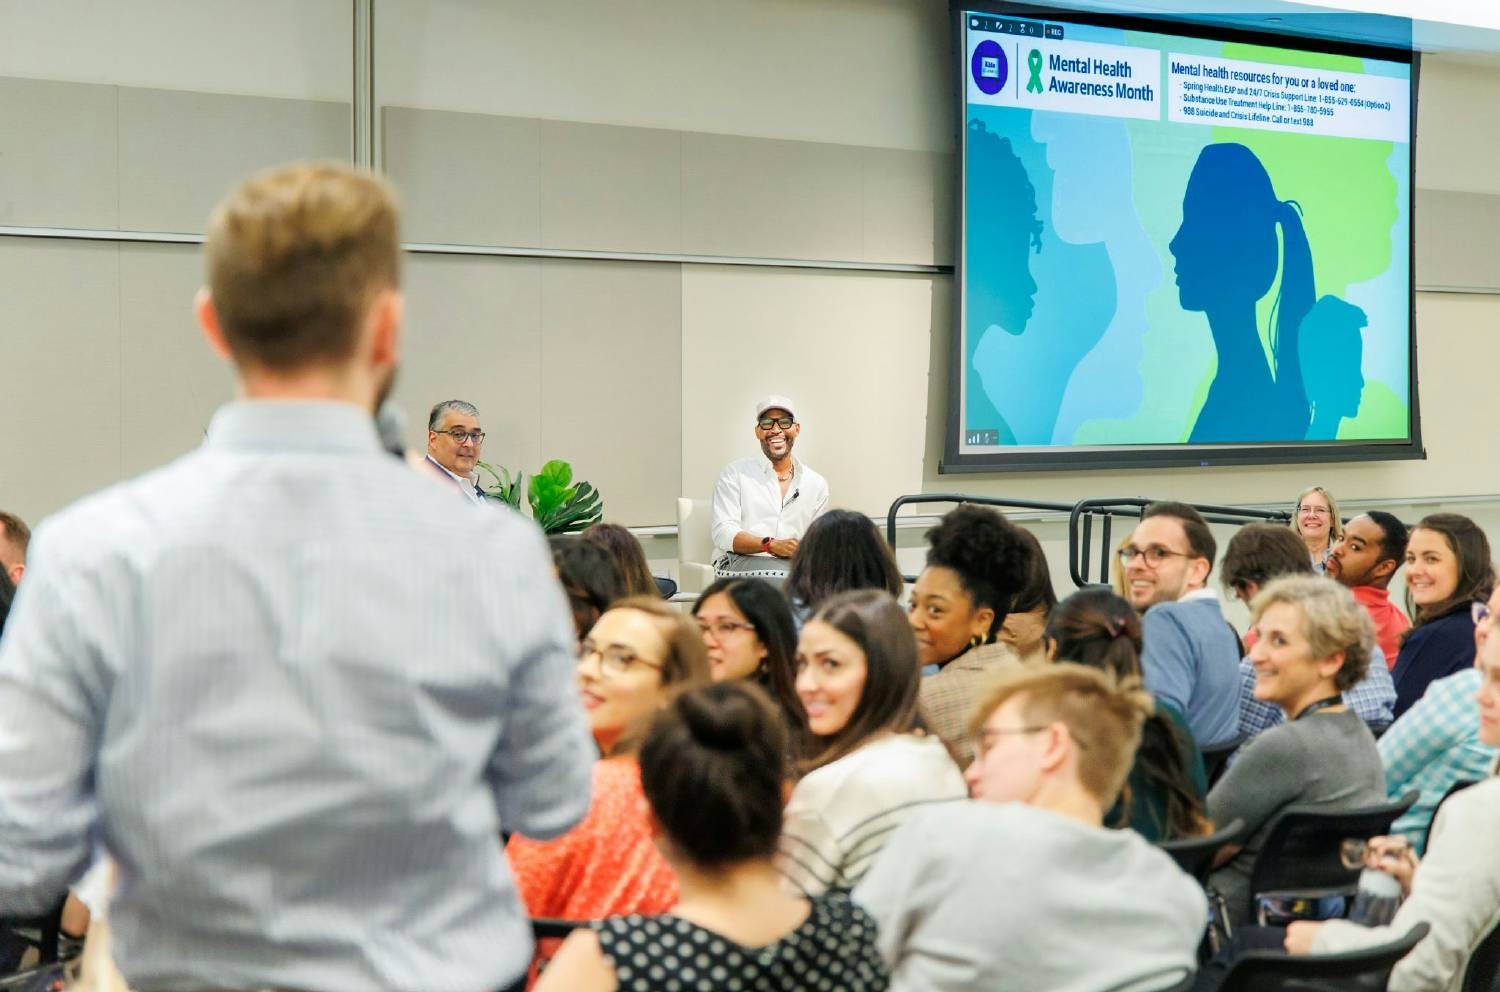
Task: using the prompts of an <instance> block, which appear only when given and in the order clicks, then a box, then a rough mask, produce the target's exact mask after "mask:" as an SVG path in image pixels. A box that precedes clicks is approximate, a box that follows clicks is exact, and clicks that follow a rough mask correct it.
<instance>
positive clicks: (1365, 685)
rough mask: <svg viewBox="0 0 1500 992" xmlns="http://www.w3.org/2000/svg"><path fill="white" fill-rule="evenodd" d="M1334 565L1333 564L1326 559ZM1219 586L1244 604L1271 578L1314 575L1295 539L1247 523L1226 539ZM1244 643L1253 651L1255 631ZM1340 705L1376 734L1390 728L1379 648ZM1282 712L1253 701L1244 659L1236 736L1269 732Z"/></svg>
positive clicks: (1251, 674) (1390, 687)
mask: <svg viewBox="0 0 1500 992" xmlns="http://www.w3.org/2000/svg"><path fill="white" fill-rule="evenodd" d="M1329 560H1330V561H1332V560H1333V559H1331V558H1330V559H1329ZM1221 567H1222V571H1223V575H1222V578H1223V582H1224V584H1225V585H1226V586H1229V587H1230V588H1231V589H1233V590H1234V594H1235V596H1236V597H1238V598H1239V599H1241V600H1243V601H1244V602H1245V603H1246V604H1249V603H1251V602H1252V601H1254V599H1255V597H1256V596H1257V595H1259V593H1260V590H1261V589H1262V588H1263V587H1265V586H1266V585H1267V584H1268V583H1269V582H1270V581H1271V580H1272V579H1277V578H1281V577H1282V576H1284V575H1312V574H1313V567H1312V566H1311V565H1310V564H1308V562H1307V551H1306V548H1305V547H1304V546H1303V544H1302V541H1301V539H1300V538H1299V537H1297V535H1296V534H1293V533H1292V532H1291V531H1289V530H1287V529H1286V528H1285V527H1277V526H1275V525H1274V524H1246V525H1245V526H1243V527H1241V528H1240V529H1239V530H1238V531H1236V532H1235V535H1234V537H1232V538H1230V539H1229V546H1228V547H1227V548H1225V550H1224V562H1223V565H1222V566H1221ZM1245 644H1246V645H1247V646H1248V647H1253V646H1254V644H1255V631H1254V630H1253V629H1252V630H1250V631H1249V632H1248V633H1246V635H1245ZM1343 695H1344V703H1345V705H1347V706H1348V707H1349V708H1350V709H1351V710H1353V711H1354V712H1355V713H1356V714H1358V715H1359V718H1360V719H1361V720H1363V721H1364V722H1365V724H1366V725H1368V726H1369V728H1370V729H1371V730H1372V731H1375V732H1377V733H1378V732H1380V731H1382V730H1384V729H1385V728H1386V727H1389V726H1390V725H1391V720H1392V719H1393V718H1392V716H1391V710H1392V708H1393V707H1394V706H1395V705H1396V686H1395V684H1394V683H1393V682H1392V681H1391V673H1390V670H1389V669H1388V668H1387V667H1386V664H1385V657H1384V656H1383V655H1382V654H1381V653H1380V649H1379V648H1378V647H1376V648H1372V650H1371V652H1370V664H1369V665H1368V666H1367V667H1366V669H1365V676H1364V678H1362V679H1360V680H1359V682H1358V683H1357V684H1356V685H1354V687H1353V688H1351V689H1349V690H1347V691H1346V692H1345V693H1344V694H1343ZM1285 718H1286V717H1285V715H1284V714H1283V713H1282V711H1281V707H1279V706H1277V705H1275V704H1274V703H1270V702H1267V701H1266V700H1263V699H1257V698H1256V696H1255V666H1254V665H1252V664H1251V662H1250V659H1249V658H1248V657H1246V658H1244V659H1243V660H1241V661H1240V733H1241V734H1244V735H1245V737H1246V739H1249V738H1251V737H1254V736H1255V735H1256V734H1259V733H1261V732H1262V731H1265V730H1269V729H1271V728H1272V727H1274V726H1276V725H1277V724H1278V723H1281V722H1282V721H1283V720H1284V719H1285Z"/></svg>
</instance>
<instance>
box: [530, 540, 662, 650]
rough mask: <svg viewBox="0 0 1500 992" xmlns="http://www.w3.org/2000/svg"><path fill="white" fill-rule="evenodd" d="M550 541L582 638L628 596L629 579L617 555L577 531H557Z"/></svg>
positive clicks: (558, 571)
mask: <svg viewBox="0 0 1500 992" xmlns="http://www.w3.org/2000/svg"><path fill="white" fill-rule="evenodd" d="M549 543H550V544H551V545H552V563H553V565H554V566H556V568H557V580H558V581H559V582H561V583H562V587H563V592H565V593H567V594H568V605H569V606H570V607H571V608H572V610H573V629H574V630H575V631H576V632H577V634H578V640H580V641H582V640H583V639H584V638H585V637H587V636H588V632H589V631H590V630H591V629H592V628H593V626H594V624H595V623H597V622H598V620H599V618H600V617H601V616H603V615H604V611H605V610H607V609H609V608H610V606H612V605H613V604H614V603H615V602H616V601H617V600H620V599H624V598H625V581H624V580H623V579H621V578H620V568H619V566H618V565H616V564H615V559H614V556H613V555H611V554H610V553H609V551H607V550H606V549H605V548H602V547H600V546H599V545H598V544H595V543H593V542H590V541H585V540H583V539H582V538H580V537H578V536H577V535H576V534H556V535H554V536H553V537H552V538H551V539H550V541H549ZM653 595H655V593H653Z"/></svg>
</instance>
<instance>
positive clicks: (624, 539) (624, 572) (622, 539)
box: [582, 524, 661, 596]
mask: <svg viewBox="0 0 1500 992" xmlns="http://www.w3.org/2000/svg"><path fill="white" fill-rule="evenodd" d="M582 536H583V539H584V540H585V541H587V542H589V543H590V544H597V545H598V546H599V547H601V548H603V549H604V550H605V551H608V552H609V554H610V557H611V558H613V559H614V560H615V565H616V566H618V567H619V569H620V578H621V579H622V580H623V581H624V583H625V595H627V596H660V595H661V590H660V589H659V588H657V585H656V580H655V579H653V578H652V577H651V566H650V565H649V564H647V563H646V550H645V549H644V548H642V547H641V542H640V541H637V540H636V539H635V535H634V534H632V533H630V530H629V529H628V528H626V527H623V526H621V525H620V524H594V525H593V526H592V527H589V528H588V529H587V530H585V531H584V532H583V535H582Z"/></svg>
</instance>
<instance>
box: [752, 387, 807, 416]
mask: <svg viewBox="0 0 1500 992" xmlns="http://www.w3.org/2000/svg"><path fill="white" fill-rule="evenodd" d="M767 410H785V411H786V412H787V413H789V414H791V415H792V419H793V420H796V419H797V406H796V404H794V403H793V402H792V401H791V399H790V398H789V397H786V396H778V395H777V394H776V393H772V394H771V395H770V396H762V397H761V398H760V401H759V402H757V403H756V404H755V419H756V420H759V419H760V415H761V414H763V413H765V412H766V411H767Z"/></svg>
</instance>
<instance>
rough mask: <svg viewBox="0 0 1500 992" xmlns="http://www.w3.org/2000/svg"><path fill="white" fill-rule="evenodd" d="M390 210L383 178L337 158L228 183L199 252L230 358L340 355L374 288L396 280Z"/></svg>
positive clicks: (265, 360)
mask: <svg viewBox="0 0 1500 992" xmlns="http://www.w3.org/2000/svg"><path fill="white" fill-rule="evenodd" d="M398 215H399V210H398V208H397V205H396V195H395V192H394V191H393V190H392V189H391V187H390V185H389V184H388V183H387V182H386V181H385V180H383V179H381V178H380V177H379V176H377V175H375V174H374V173H372V172H369V171H366V170H360V169H354V168H351V167H349V166H346V165H339V164H336V163H326V162H312V163H299V164H296V165H288V166H282V167H280V168H276V169H271V170H269V171H266V172H261V173H258V174H256V175H254V176H252V177H251V178H249V179H248V180H246V181H245V182H243V183H241V184H240V185H239V186H238V187H237V188H236V189H234V190H233V191H232V192H230V194H229V195H228V196H227V197H225V198H224V200H223V201H222V202H220V203H219V205H218V206H217V207H215V208H214V212H213V214H212V215H211V216H210V217H209V221H208V232H207V235H206V238H205V240H204V245H203V254H204V258H205V261H206V266H207V274H208V286H209V290H210V292H211V293H212V294H213V304H214V311H215V313H216V314H217V316H218V321H219V326H220V328H221V330H222V331H223V334H224V339H225V341H226V342H227V343H228V345H229V348H230V351H231V352H232V353H233V354H234V357H235V360H236V361H237V362H240V363H241V364H251V365H257V366H261V367H264V368H268V369H272V370H275V371H280V372H285V371H291V370H294V369H300V368H306V367H309V366H313V365H318V364H338V363H341V362H343V361H346V360H348V359H349V358H350V357H351V356H352V355H353V353H354V348H355V345H356V341H357V338H358V332H359V324H360V321H361V320H362V319H363V318H364V316H365V313H366V311H367V310H368V309H369V306H370V303H371V301H372V300H373V298H374V296H375V294H376V293H378V292H379V291H381V290H383V289H394V288H396V287H397V286H398V285H399V284H400V237H399V235H398V233H397V219H398Z"/></svg>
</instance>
